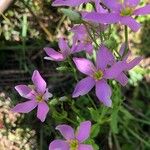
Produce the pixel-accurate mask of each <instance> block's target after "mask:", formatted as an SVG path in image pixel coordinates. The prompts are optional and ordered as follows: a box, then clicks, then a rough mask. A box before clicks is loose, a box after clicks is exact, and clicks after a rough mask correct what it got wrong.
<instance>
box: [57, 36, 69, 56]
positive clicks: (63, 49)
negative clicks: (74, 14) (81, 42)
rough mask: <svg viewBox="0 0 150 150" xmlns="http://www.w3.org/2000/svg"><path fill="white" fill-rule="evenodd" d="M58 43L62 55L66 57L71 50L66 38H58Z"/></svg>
mask: <svg viewBox="0 0 150 150" xmlns="http://www.w3.org/2000/svg"><path fill="white" fill-rule="evenodd" d="M58 45H59V48H60V50H61V52H62V54H63V56H64V57H67V56H68V55H69V54H71V50H70V48H69V46H68V43H67V42H66V40H64V39H63V38H61V39H59V43H58Z"/></svg>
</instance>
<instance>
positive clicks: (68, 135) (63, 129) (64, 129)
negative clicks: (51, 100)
mask: <svg viewBox="0 0 150 150" xmlns="http://www.w3.org/2000/svg"><path fill="white" fill-rule="evenodd" d="M56 129H57V130H58V131H59V132H60V133H61V134H62V136H63V137H64V138H65V139H66V140H71V139H74V138H75V137H74V130H73V128H72V127H71V126H68V125H58V126H57V127H56Z"/></svg>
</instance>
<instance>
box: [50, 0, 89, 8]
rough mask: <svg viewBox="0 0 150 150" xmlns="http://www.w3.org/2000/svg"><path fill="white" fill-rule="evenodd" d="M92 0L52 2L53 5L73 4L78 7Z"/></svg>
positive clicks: (58, 0)
mask: <svg viewBox="0 0 150 150" xmlns="http://www.w3.org/2000/svg"><path fill="white" fill-rule="evenodd" d="M89 1H90V0H55V1H54V2H53V3H52V6H71V7H76V6H79V5H81V4H82V3H87V2H89Z"/></svg>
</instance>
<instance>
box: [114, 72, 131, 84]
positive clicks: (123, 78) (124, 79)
mask: <svg viewBox="0 0 150 150" xmlns="http://www.w3.org/2000/svg"><path fill="white" fill-rule="evenodd" d="M115 80H116V81H118V82H119V83H120V84H121V85H122V86H125V85H126V84H127V83H128V77H127V76H126V75H125V74H124V73H123V72H122V73H120V74H119V76H118V77H117V78H115Z"/></svg>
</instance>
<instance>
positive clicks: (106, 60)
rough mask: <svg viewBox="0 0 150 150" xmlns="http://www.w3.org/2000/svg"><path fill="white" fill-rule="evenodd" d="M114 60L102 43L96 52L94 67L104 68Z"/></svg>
mask: <svg viewBox="0 0 150 150" xmlns="http://www.w3.org/2000/svg"><path fill="white" fill-rule="evenodd" d="M114 60H115V59H114V57H113V55H112V53H111V52H110V51H109V50H108V49H107V48H106V47H105V46H104V45H102V46H101V47H100V49H99V50H98V52H97V58H96V67H97V68H98V69H102V70H104V69H105V68H106V67H107V65H108V64H109V65H110V64H111V63H112V62H113V61H114Z"/></svg>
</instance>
